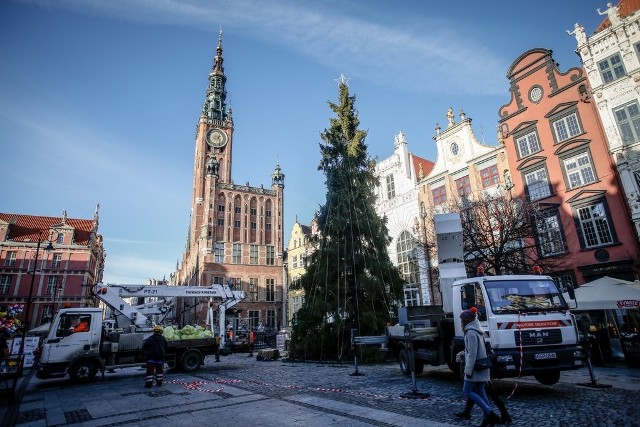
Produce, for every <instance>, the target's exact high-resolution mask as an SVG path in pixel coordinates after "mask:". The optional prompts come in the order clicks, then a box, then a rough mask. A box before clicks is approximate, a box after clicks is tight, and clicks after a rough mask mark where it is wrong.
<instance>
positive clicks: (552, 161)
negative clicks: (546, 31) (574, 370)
mask: <svg viewBox="0 0 640 427" xmlns="http://www.w3.org/2000/svg"><path fill="white" fill-rule="evenodd" d="M507 78H508V79H509V82H510V96H511V99H510V101H509V102H508V103H507V104H506V105H504V106H502V107H501V108H500V109H499V116H500V137H501V138H502V139H503V143H504V146H505V148H506V150H507V157H508V159H509V164H510V170H511V171H513V174H512V178H513V184H514V188H513V192H514V194H516V195H518V196H524V197H526V198H527V199H528V200H529V201H530V202H531V203H533V204H534V205H535V206H537V209H536V211H537V213H536V228H537V233H536V234H537V235H536V236H535V239H536V240H537V244H536V245H533V246H535V247H536V250H537V252H538V254H537V255H538V257H540V258H556V259H557V258H559V257H562V258H563V260H565V261H566V262H565V263H564V264H565V265H564V267H563V268H566V270H564V271H554V272H548V274H550V275H552V276H554V277H555V278H556V279H557V280H558V281H559V282H560V283H572V284H573V285H580V284H583V283H585V282H589V281H591V280H595V279H598V278H600V277H602V276H604V275H608V276H613V277H619V278H621V279H628V280H633V279H634V278H635V273H634V270H635V266H634V263H635V260H636V259H637V256H638V242H637V239H636V238H635V233H634V230H633V228H632V226H631V224H630V221H629V215H628V209H627V206H626V201H625V199H624V197H623V196H622V192H621V188H620V185H619V179H618V175H617V173H616V168H615V165H614V163H613V160H612V158H611V156H610V155H609V147H608V144H607V140H606V136H605V133H604V130H603V127H602V124H601V122H600V120H599V117H598V113H597V108H596V103H597V99H595V100H594V98H593V96H592V95H591V93H590V90H589V87H588V83H587V79H586V76H585V73H584V70H583V69H582V68H571V69H569V70H568V71H567V72H565V73H562V72H560V71H559V69H558V66H557V64H556V62H555V61H554V59H553V57H552V52H551V51H550V50H547V49H542V48H537V49H531V50H529V51H527V52H524V53H523V54H522V55H520V56H519V57H518V58H517V59H516V60H515V61H514V62H513V63H512V65H511V67H510V68H509V70H508V72H507Z"/></svg>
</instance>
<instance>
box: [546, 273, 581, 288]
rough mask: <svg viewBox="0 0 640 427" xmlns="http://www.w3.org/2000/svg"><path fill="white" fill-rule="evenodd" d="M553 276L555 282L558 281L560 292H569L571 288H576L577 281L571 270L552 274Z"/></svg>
mask: <svg viewBox="0 0 640 427" xmlns="http://www.w3.org/2000/svg"><path fill="white" fill-rule="evenodd" d="M551 278H552V279H553V281H554V282H556V285H557V286H558V289H560V292H562V293H565V292H567V291H568V290H569V288H573V289H575V288H576V281H575V278H574V276H573V273H571V272H567V273H564V274H562V273H561V274H558V275H553V276H551Z"/></svg>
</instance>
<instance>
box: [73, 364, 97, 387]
mask: <svg viewBox="0 0 640 427" xmlns="http://www.w3.org/2000/svg"><path fill="white" fill-rule="evenodd" d="M96 370H97V368H96V364H95V363H94V362H93V361H92V360H89V359H83V360H79V361H77V362H76V363H74V364H73V365H72V366H71V368H70V369H69V376H70V377H71V381H73V382H75V383H86V382H89V381H92V380H93V379H94V378H95V377H96Z"/></svg>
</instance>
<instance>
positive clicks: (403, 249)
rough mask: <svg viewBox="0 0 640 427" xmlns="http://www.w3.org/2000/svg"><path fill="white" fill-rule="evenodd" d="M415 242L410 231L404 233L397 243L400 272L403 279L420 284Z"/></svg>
mask: <svg viewBox="0 0 640 427" xmlns="http://www.w3.org/2000/svg"><path fill="white" fill-rule="evenodd" d="M415 249H416V247H415V240H414V239H413V236H412V235H411V233H409V232H408V231H406V230H405V231H403V232H402V233H400V236H399V237H398V241H397V243H396V253H397V257H398V258H397V260H398V263H397V265H398V270H399V271H400V275H401V276H402V278H403V279H404V280H405V281H406V282H407V283H408V284H412V283H419V282H420V280H419V277H418V262H417V260H416V256H415V253H416V251H415Z"/></svg>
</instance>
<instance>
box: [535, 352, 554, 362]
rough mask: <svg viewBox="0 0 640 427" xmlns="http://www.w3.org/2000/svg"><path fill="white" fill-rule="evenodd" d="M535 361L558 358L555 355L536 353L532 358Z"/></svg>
mask: <svg viewBox="0 0 640 427" xmlns="http://www.w3.org/2000/svg"><path fill="white" fill-rule="evenodd" d="M534 357H535V359H536V360H545V359H556V358H557V357H558V356H557V355H556V354H555V353H536V355H535V356H534Z"/></svg>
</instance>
